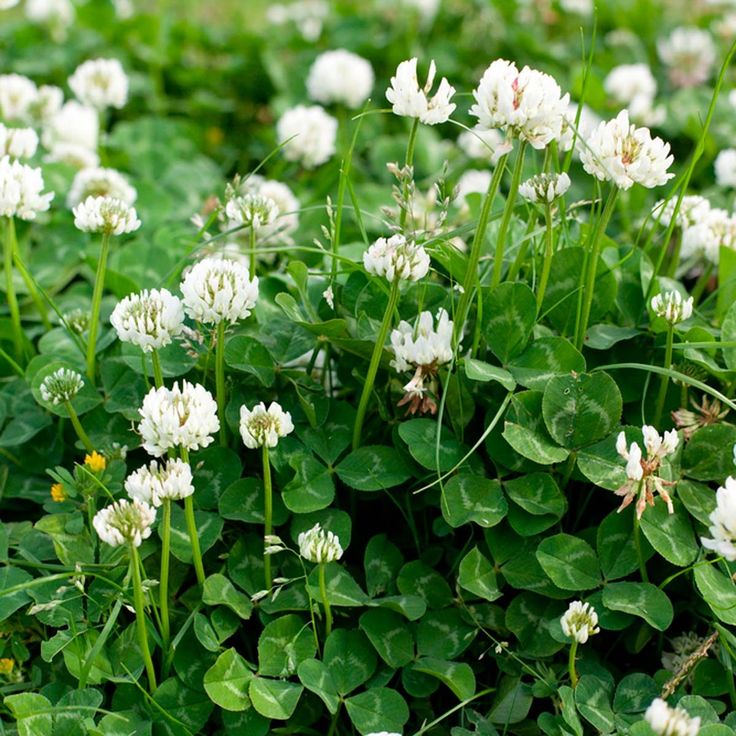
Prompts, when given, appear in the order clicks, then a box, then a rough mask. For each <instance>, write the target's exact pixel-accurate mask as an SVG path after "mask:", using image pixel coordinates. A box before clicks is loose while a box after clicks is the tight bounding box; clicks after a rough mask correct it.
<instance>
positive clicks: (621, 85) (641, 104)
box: [603, 64, 666, 125]
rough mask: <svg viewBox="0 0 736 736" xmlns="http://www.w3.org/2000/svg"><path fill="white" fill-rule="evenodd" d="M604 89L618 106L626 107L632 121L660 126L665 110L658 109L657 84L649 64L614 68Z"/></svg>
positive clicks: (605, 82)
mask: <svg viewBox="0 0 736 736" xmlns="http://www.w3.org/2000/svg"><path fill="white" fill-rule="evenodd" d="M603 87H604V89H605V90H606V92H607V93H608V95H609V96H610V97H611V99H612V101H613V102H614V103H616V105H618V106H622V107H626V108H628V110H629V115H630V116H631V119H632V120H636V121H638V122H640V123H643V124H644V125H659V124H661V123H662V122H663V121H664V118H665V115H666V113H665V109H664V108H663V107H656V106H655V104H654V98H655V97H656V96H657V82H656V80H655V79H654V75H653V74H652V70H651V69H650V68H649V65H648V64H621V65H620V66H617V67H614V68H613V69H612V70H611V71H610V72H609V74H608V76H607V77H606V79H605V81H604V82H603Z"/></svg>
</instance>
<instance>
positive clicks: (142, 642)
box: [129, 542, 157, 694]
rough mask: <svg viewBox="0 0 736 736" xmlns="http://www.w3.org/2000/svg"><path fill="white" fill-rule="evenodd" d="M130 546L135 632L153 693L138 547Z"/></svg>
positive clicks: (154, 684)
mask: <svg viewBox="0 0 736 736" xmlns="http://www.w3.org/2000/svg"><path fill="white" fill-rule="evenodd" d="M129 548H130V572H131V577H132V579H133V604H134V607H135V619H136V632H137V634H138V645H139V646H140V649H141V654H142V655H143V662H144V664H145V666H146V674H147V675H148V689H149V691H150V692H151V694H153V693H154V692H155V690H156V687H157V685H156V671H155V670H154V668H153V661H152V660H151V650H150V649H149V648H148V631H147V627H146V614H145V602H144V600H143V583H142V581H141V570H140V561H139V558H138V548H137V547H136V546H135V544H134V543H133V542H131V543H130V545H129Z"/></svg>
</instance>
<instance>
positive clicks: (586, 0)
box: [560, 0, 594, 16]
mask: <svg viewBox="0 0 736 736" xmlns="http://www.w3.org/2000/svg"><path fill="white" fill-rule="evenodd" d="M560 8H562V10H564V11H565V12H566V13H574V14H575V15H585V16H588V15H592V14H593V9H594V6H593V0H560Z"/></svg>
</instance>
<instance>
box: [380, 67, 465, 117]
mask: <svg viewBox="0 0 736 736" xmlns="http://www.w3.org/2000/svg"><path fill="white" fill-rule="evenodd" d="M436 72H437V67H436V66H435V63H434V61H431V62H430V64H429V74H428V75H427V83H426V84H425V85H424V87H420V86H419V80H418V79H417V59H416V57H414V58H413V59H409V60H408V61H402V62H401V63H400V64H399V66H398V67H397V69H396V76H394V77H391V86H390V87H389V88H388V89H387V90H386V99H387V100H388V101H389V102H390V103H391V104H392V105H393V112H394V115H400V116H402V117H409V118H418V119H419V120H420V122H422V123H425V124H426V125H437V124H438V123H446V122H447V121H448V120H449V118H450V115H452V113H453V112H454V111H455V108H456V107H457V106H456V105H455V103H454V102H450V100H451V99H452V96H453V95H454V94H455V88H454V87H452V86H451V85H450V83H449V82H448V81H447V79H445V78H444V77H442V81H441V82H440V85H439V87H438V88H437V92H435V94H434V95H433V96H432V97H429V92H430V90H431V89H432V85H433V84H434V77H435V74H436Z"/></svg>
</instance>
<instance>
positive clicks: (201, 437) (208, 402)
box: [138, 381, 220, 457]
mask: <svg viewBox="0 0 736 736" xmlns="http://www.w3.org/2000/svg"><path fill="white" fill-rule="evenodd" d="M138 413H139V414H140V416H141V421H140V423H139V425H138V432H139V433H140V435H141V438H142V439H143V448H144V449H145V450H146V452H147V453H148V454H149V455H153V456H154V457H161V456H162V455H165V454H166V453H167V452H168V451H169V450H173V449H175V448H177V447H183V448H185V449H187V450H198V449H199V448H200V447H207V446H208V445H210V444H211V443H212V441H213V435H214V434H216V433H217V432H218V431H219V430H220V420H219V419H218V418H217V403H216V402H215V400H214V399H213V398H212V394H211V393H210V392H209V391H207V389H206V388H205V387H204V386H201V385H199V384H198V383H197V384H192V383H189V382H188V381H182V385H181V389H180V388H179V384H178V382H176V381H175V382H174V386H173V387H172V388H170V389H169V388H166V386H162V387H161V388H158V389H156V388H152V389H151V390H150V391H149V392H148V393H147V394H146V396H145V398H144V399H143V406H141V408H140V409H139V410H138Z"/></svg>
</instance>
